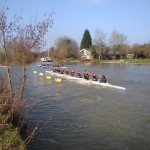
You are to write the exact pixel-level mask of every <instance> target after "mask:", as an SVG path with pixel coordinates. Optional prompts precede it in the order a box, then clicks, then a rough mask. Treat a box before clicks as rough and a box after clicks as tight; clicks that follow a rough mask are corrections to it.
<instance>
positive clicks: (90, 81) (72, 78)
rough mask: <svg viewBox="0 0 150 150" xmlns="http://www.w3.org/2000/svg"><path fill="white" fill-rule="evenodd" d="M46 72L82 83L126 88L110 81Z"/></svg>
mask: <svg viewBox="0 0 150 150" xmlns="http://www.w3.org/2000/svg"><path fill="white" fill-rule="evenodd" d="M46 73H49V74H51V75H54V76H59V77H62V78H66V79H70V80H75V81H77V82H78V81H79V83H82V84H94V85H100V86H103V87H109V88H117V89H121V90H125V89H126V88H125V87H122V86H117V85H113V84H110V83H108V82H107V83H101V82H99V81H93V80H86V79H84V78H78V77H75V76H70V75H66V74H59V73H56V72H53V71H48V70H46Z"/></svg>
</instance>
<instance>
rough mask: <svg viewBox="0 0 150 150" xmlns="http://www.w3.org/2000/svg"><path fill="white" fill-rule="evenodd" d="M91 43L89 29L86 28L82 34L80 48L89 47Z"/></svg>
mask: <svg viewBox="0 0 150 150" xmlns="http://www.w3.org/2000/svg"><path fill="white" fill-rule="evenodd" d="M91 45H92V38H91V35H90V32H89V30H88V29H86V30H85V31H84V34H83V38H82V41H81V45H80V49H83V48H90V46H91Z"/></svg>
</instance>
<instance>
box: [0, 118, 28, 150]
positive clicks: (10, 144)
mask: <svg viewBox="0 0 150 150" xmlns="http://www.w3.org/2000/svg"><path fill="white" fill-rule="evenodd" d="M2 120H3V119H2V116H1V118H0V122H2ZM0 126H1V127H0V128H1V129H0V135H1V137H0V149H1V150H8V149H13V150H26V148H25V146H24V145H22V144H23V141H22V139H21V137H20V135H19V133H18V129H17V128H15V127H13V125H12V124H1V125H0Z"/></svg>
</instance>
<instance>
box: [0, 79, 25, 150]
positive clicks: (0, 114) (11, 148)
mask: <svg viewBox="0 0 150 150" xmlns="http://www.w3.org/2000/svg"><path fill="white" fill-rule="evenodd" d="M0 79H1V80H0V150H25V149H26V148H25V143H24V141H23V140H22V138H21V137H20V134H19V131H20V130H19V129H20V126H19V125H18V122H19V120H18V119H19V118H18V114H20V108H21V102H20V101H18V100H17V99H18V97H17V95H15V93H13V97H10V93H9V90H8V85H7V84H6V83H5V82H3V81H5V79H4V78H0ZM16 120H18V122H15V121H16Z"/></svg>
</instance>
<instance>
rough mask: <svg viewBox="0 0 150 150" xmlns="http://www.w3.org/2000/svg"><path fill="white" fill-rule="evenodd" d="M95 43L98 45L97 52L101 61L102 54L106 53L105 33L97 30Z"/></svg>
mask: <svg viewBox="0 0 150 150" xmlns="http://www.w3.org/2000/svg"><path fill="white" fill-rule="evenodd" d="M94 43H95V45H97V52H98V54H99V60H100V59H101V56H102V53H104V51H105V44H106V34H105V33H104V32H103V31H101V30H99V29H96V31H95V37H94Z"/></svg>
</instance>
